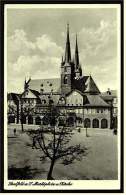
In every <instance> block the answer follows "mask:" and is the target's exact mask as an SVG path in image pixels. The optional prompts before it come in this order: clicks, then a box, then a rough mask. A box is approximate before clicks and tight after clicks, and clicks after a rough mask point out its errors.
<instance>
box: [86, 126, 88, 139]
mask: <svg viewBox="0 0 126 195" xmlns="http://www.w3.org/2000/svg"><path fill="white" fill-rule="evenodd" d="M87 135H88V134H87V127H86V137H87Z"/></svg>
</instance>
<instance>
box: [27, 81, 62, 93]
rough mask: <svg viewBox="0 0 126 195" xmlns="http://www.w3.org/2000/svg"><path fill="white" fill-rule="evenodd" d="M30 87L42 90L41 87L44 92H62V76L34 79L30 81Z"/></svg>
mask: <svg viewBox="0 0 126 195" xmlns="http://www.w3.org/2000/svg"><path fill="white" fill-rule="evenodd" d="M29 88H30V89H32V90H34V91H38V92H40V91H41V89H42V90H43V93H46V92H51V90H53V92H60V78H51V79H32V80H31V81H30V82H29Z"/></svg>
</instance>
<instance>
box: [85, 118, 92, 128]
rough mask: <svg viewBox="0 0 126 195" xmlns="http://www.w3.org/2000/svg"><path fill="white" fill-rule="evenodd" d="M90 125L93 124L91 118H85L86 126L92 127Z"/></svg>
mask: <svg viewBox="0 0 126 195" xmlns="http://www.w3.org/2000/svg"><path fill="white" fill-rule="evenodd" d="M90 126H91V121H90V119H89V118H86V119H85V120H84V127H87V128H90Z"/></svg>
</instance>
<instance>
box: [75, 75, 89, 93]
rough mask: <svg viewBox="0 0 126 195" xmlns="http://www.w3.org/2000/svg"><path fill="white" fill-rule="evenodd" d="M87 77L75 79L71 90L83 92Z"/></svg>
mask: <svg viewBox="0 0 126 195" xmlns="http://www.w3.org/2000/svg"><path fill="white" fill-rule="evenodd" d="M87 78H88V76H82V77H80V78H76V79H74V80H73V88H74V89H77V90H79V91H81V92H84V90H85V82H86V80H87Z"/></svg>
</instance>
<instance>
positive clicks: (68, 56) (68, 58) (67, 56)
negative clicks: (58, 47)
mask: <svg viewBox="0 0 126 195" xmlns="http://www.w3.org/2000/svg"><path fill="white" fill-rule="evenodd" d="M70 61H71V49H70V38H69V24H67V40H66V50H65V62H70Z"/></svg>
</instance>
